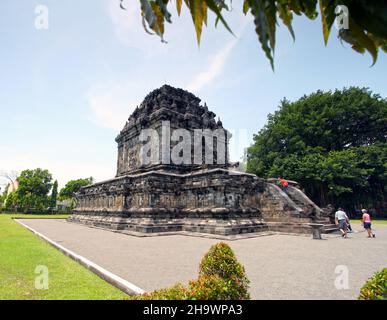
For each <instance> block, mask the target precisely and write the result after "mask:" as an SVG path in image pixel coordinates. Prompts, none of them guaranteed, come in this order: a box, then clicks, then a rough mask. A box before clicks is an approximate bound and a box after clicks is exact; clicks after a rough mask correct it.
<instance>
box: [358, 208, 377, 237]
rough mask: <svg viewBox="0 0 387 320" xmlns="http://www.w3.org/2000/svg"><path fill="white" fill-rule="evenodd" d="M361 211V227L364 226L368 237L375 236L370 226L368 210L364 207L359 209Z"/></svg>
mask: <svg viewBox="0 0 387 320" xmlns="http://www.w3.org/2000/svg"><path fill="white" fill-rule="evenodd" d="M361 212H362V213H363V217H362V220H363V227H364V229H366V230H367V233H368V238H371V237H373V238H375V233H374V232H373V231H372V228H371V216H370V214H369V213H368V211H367V210H366V209H363V210H361Z"/></svg>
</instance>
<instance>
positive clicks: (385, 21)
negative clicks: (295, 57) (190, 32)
mask: <svg viewBox="0 0 387 320" xmlns="http://www.w3.org/2000/svg"><path fill="white" fill-rule="evenodd" d="M139 1H140V4H141V15H142V18H143V26H144V28H145V31H146V32H148V33H154V34H157V35H158V36H160V38H161V40H162V41H163V42H165V41H164V31H165V24H166V23H167V22H168V23H172V14H171V13H170V11H169V8H168V5H169V4H171V3H172V2H173V1H172V0H139ZM120 2H121V8H122V9H125V6H126V5H130V4H129V3H128V4H127V3H126V1H125V0H120ZM175 2H176V10H177V13H178V15H179V16H180V13H181V11H182V7H183V5H184V6H185V7H187V9H188V10H189V12H190V14H191V16H192V21H193V23H194V27H195V31H196V36H197V41H198V43H199V44H200V38H201V34H202V30H203V25H205V26H207V16H208V12H209V11H210V12H212V13H214V14H215V17H216V20H215V21H216V22H215V25H217V24H218V22H219V21H220V22H221V23H222V24H223V25H224V26H225V27H226V29H227V30H228V31H230V32H232V31H231V28H230V26H229V25H228V23H227V21H226V20H225V18H224V17H223V13H224V12H225V11H231V10H232V0H229V1H227V0H184V1H183V0H176V1H175ZM240 10H242V11H243V13H244V14H245V15H247V14H251V15H252V17H253V18H254V24H255V31H256V33H257V35H258V40H259V42H260V44H261V47H262V50H263V51H264V52H265V55H266V57H267V58H268V59H269V61H270V64H271V66H272V68H273V69H274V62H273V57H274V50H275V44H276V27H277V25H278V24H279V23H278V22H279V21H280V22H282V23H283V24H284V25H285V26H286V27H287V28H288V30H289V32H290V34H291V36H292V37H293V40H294V39H295V33H294V30H293V27H292V22H293V16H294V15H298V16H301V15H304V16H305V17H307V18H308V19H312V20H314V19H316V18H317V17H318V14H319V13H320V15H321V23H322V34H323V39H324V42H325V44H327V42H328V38H329V34H330V31H331V29H332V25H333V24H334V22H335V20H336V18H337V20H338V21H340V22H342V24H341V26H342V28H340V31H339V39H340V40H341V41H345V42H347V43H349V44H350V45H351V47H352V49H353V50H355V51H356V52H359V53H364V52H365V51H368V52H369V53H370V54H371V56H372V59H373V63H375V62H376V59H377V56H378V49H379V48H381V49H382V50H383V51H385V52H387V14H386V12H387V2H386V1H381V0H296V1H295V0H244V1H243V2H242V1H241V2H240ZM150 30H151V31H150Z"/></svg>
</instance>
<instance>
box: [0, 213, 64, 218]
mask: <svg viewBox="0 0 387 320" xmlns="http://www.w3.org/2000/svg"><path fill="white" fill-rule="evenodd" d="M69 216H70V215H69V214H29V213H2V214H0V217H8V218H11V219H12V218H14V219H16V218H17V219H67V218H68V217H69Z"/></svg>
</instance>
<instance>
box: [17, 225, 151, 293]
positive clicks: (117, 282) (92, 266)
mask: <svg viewBox="0 0 387 320" xmlns="http://www.w3.org/2000/svg"><path fill="white" fill-rule="evenodd" d="M13 220H14V221H16V222H17V223H19V224H20V225H22V226H23V227H24V228H26V229H28V230H29V231H31V232H32V233H34V234H35V235H37V236H38V237H39V238H41V239H42V240H44V241H46V242H47V243H49V244H50V245H51V246H53V247H54V248H56V249H58V250H59V251H61V252H62V253H63V254H64V255H66V256H68V257H69V258H71V259H73V260H74V261H76V262H78V263H79V264H81V265H82V266H84V267H86V268H87V269H88V270H90V271H91V272H93V273H95V274H96V275H97V276H99V277H100V278H102V279H103V280H105V281H107V282H108V283H110V284H111V285H113V286H114V287H116V288H118V289H120V290H121V291H123V292H125V293H127V294H129V295H137V294H143V293H144V292H145V291H144V290H143V289H141V288H139V287H137V286H136V285H134V284H133V283H130V282H129V281H126V280H125V279H122V278H121V277H119V276H117V275H115V274H114V273H111V272H110V271H108V270H106V269H104V268H102V267H101V266H99V265H97V264H96V263H94V262H92V261H90V260H88V259H86V258H85V257H83V256H80V255H78V254H76V253H75V252H73V251H71V250H69V249H67V248H65V247H63V246H61V245H60V244H58V243H56V242H55V241H53V240H51V239H49V238H48V237H46V236H45V235H43V234H41V233H40V232H38V231H36V230H34V229H33V228H31V227H29V226H27V225H25V224H24V223H23V222H21V221H19V220H18V219H13Z"/></svg>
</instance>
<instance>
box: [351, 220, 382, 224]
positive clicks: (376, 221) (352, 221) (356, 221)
mask: <svg viewBox="0 0 387 320" xmlns="http://www.w3.org/2000/svg"><path fill="white" fill-rule="evenodd" d="M361 223H362V222H361V221H360V220H351V224H361ZM372 224H387V220H372Z"/></svg>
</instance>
